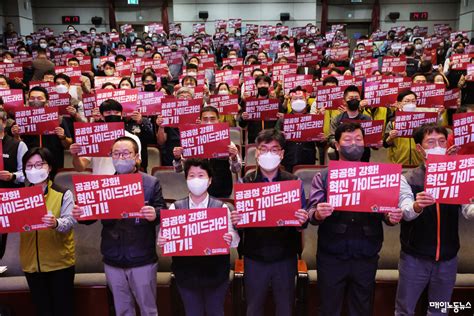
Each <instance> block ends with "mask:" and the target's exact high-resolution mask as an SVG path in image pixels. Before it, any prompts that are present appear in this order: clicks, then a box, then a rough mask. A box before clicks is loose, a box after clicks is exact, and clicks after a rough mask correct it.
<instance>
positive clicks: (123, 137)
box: [102, 103, 140, 154]
mask: <svg viewBox="0 0 474 316" xmlns="http://www.w3.org/2000/svg"><path fill="white" fill-rule="evenodd" d="M102 104H104V103H102ZM118 142H130V143H132V146H133V150H134V151H135V154H139V153H140V152H139V150H138V143H137V142H136V141H135V140H134V139H133V138H131V137H128V136H122V137H119V138H117V139H116V140H115V141H114V145H115V144H116V143H118ZM112 146H113V145H112Z"/></svg>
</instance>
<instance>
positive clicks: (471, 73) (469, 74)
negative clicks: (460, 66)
mask: <svg viewBox="0 0 474 316" xmlns="http://www.w3.org/2000/svg"><path fill="white" fill-rule="evenodd" d="M466 70H467V71H466V81H474V64H469V65H467V67H466Z"/></svg>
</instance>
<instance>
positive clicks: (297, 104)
mask: <svg viewBox="0 0 474 316" xmlns="http://www.w3.org/2000/svg"><path fill="white" fill-rule="evenodd" d="M291 108H292V109H293V111H295V112H303V111H304V109H306V102H305V101H304V100H295V101H293V102H291Z"/></svg>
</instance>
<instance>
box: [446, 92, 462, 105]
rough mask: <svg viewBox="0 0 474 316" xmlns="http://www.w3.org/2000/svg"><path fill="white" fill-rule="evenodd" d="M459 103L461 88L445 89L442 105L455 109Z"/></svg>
mask: <svg viewBox="0 0 474 316" xmlns="http://www.w3.org/2000/svg"><path fill="white" fill-rule="evenodd" d="M460 104H461V89H459V88H454V89H449V90H446V92H445V93H444V107H445V108H446V109H452V110H456V109H457V108H458V107H459V105H460Z"/></svg>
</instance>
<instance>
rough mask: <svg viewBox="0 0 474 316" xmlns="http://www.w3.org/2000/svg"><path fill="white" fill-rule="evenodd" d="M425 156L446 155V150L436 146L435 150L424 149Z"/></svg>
mask: <svg viewBox="0 0 474 316" xmlns="http://www.w3.org/2000/svg"><path fill="white" fill-rule="evenodd" d="M425 153H426V156H427V157H428V156H429V155H446V148H443V147H439V146H436V147H435V148H430V149H425Z"/></svg>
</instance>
